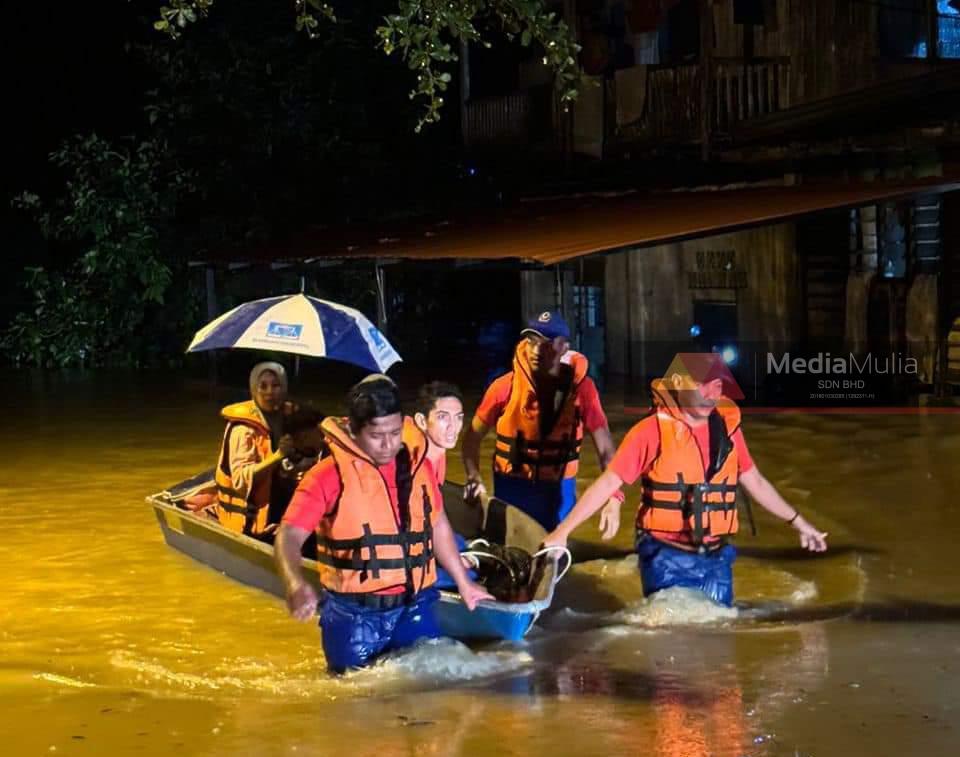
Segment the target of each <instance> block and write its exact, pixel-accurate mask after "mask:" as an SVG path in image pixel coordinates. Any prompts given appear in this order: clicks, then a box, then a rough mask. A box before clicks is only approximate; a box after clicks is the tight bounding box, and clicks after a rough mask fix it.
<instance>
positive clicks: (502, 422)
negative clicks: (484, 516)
mask: <svg viewBox="0 0 960 757" xmlns="http://www.w3.org/2000/svg"><path fill="white" fill-rule="evenodd" d="M520 336H521V341H520V342H519V343H518V344H517V346H516V349H515V351H514V358H513V370H511V371H510V372H508V373H506V374H504V375H503V376H501V377H500V378H498V379H495V380H494V382H493V383H492V384H490V386H489V388H488V389H487V391H486V392H485V393H484V396H483V399H482V400H481V402H480V406H479V407H478V408H477V411H476V413H475V415H474V416H473V421H472V423H471V426H470V428H469V429H468V430H467V433H466V434H465V435H464V439H463V467H464V470H465V471H466V474H467V485H466V487H465V488H464V494H465V495H466V497H467V498H468V499H474V498H479V499H483V498H485V497H486V496H487V493H486V488H485V487H484V485H483V477H482V476H481V474H480V443H481V441H482V440H483V437H484V436H486V434H487V432H488V431H489V430H490V429H491V428H494V427H495V428H496V434H497V439H496V446H495V448H494V453H493V493H494V496H496V497H498V498H500V499H502V500H504V501H506V502H509V503H510V504H511V505H514V506H515V507H519V508H520V509H521V510H523V511H524V512H526V513H527V514H528V515H530V516H531V517H533V518H535V519H536V520H537V521H538V522H539V523H540V525H542V526H543V527H544V529H546V530H547V531H550V530H551V529H553V528H555V527H556V525H557V524H558V523H559V522H560V521H561V520H563V518H564V516H566V514H567V513H569V512H570V510H571V509H572V508H573V505H574V503H575V502H576V499H577V470H578V467H579V461H580V446H581V443H582V441H583V436H584V432H585V431H586V432H589V433H590V435H591V436H592V437H593V442H594V446H595V447H596V450H597V458H598V459H599V461H600V467H601V469H603V468H605V467H606V465H607V464H608V463H609V462H610V460H611V459H612V458H613V453H614V452H615V451H616V446H615V445H614V443H613V438H612V437H611V436H610V428H609V426H608V424H607V416H606V415H605V414H604V412H603V407H602V406H601V404H600V395H599V394H598V392H597V387H596V385H595V384H594V383H593V379H591V378H590V377H589V376H587V368H588V365H587V359H586V358H585V357H584V356H583V355H581V354H580V353H578V352H574V351H573V350H571V349H570V330H569V328H568V327H567V324H566V322H565V321H564V320H563V317H562V316H561V315H560V314H559V313H557V312H544V313H541V314H540V315H539V316H535V317H534V318H531V319H530V321H529V323H528V325H527V328H525V329H524V330H523V331H522V332H521V333H520ZM622 501H623V494H622V493H621V492H619V491H613V492H611V495H610V500H609V502H606V503H605V506H604V511H603V514H602V516H601V519H600V529H601V531H602V532H603V533H604V535H605V536H607V535H612V534H614V533H616V531H617V528H618V527H619V525H620V504H621V503H622Z"/></svg>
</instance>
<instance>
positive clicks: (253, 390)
mask: <svg viewBox="0 0 960 757" xmlns="http://www.w3.org/2000/svg"><path fill="white" fill-rule="evenodd" d="M267 371H271V372H272V373H273V374H274V375H276V377H277V381H279V382H280V386H282V387H283V393H284V394H287V390H288V384H287V369H286V368H284V367H283V366H282V365H280V363H274V362H269V361H268V362H266V363H257V364H256V365H255V366H253V370H252V371H250V396H251V397H253V398H254V399H256V396H257V386H258V385H259V384H260V376H261V375H262V374H264V373H266V372H267Z"/></svg>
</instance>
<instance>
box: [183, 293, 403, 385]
mask: <svg viewBox="0 0 960 757" xmlns="http://www.w3.org/2000/svg"><path fill="white" fill-rule="evenodd" d="M221 348H223V349H235V348H243V349H251V350H273V351H275V352H289V353H291V354H295V355H312V356H314V357H326V358H330V359H332V360H340V361H343V362H345V363H351V364H353V365H358V366H360V367H361V368H366V369H367V370H370V371H374V372H383V371H386V370H387V369H388V368H389V367H390V366H391V365H393V364H394V363H396V362H399V361H400V359H401V358H400V356H399V355H398V354H397V352H396V350H394V349H393V347H392V346H391V345H390V342H388V341H387V339H386V337H384V335H383V334H381V333H380V331H379V330H378V329H377V327H376V326H374V325H373V324H372V323H370V321H369V320H367V317H366V316H365V315H364V314H363V313H361V312H360V311H359V310H354V309H353V308H348V307H346V306H344V305H338V304H337V303H335V302H328V301H327V300H320V299H317V298H316V297H307V296H306V295H304V294H292V295H287V296H285V297H268V298H267V299H264V300H255V301H253V302H247V303H244V304H243V305H238V306H237V307H235V308H234V309H233V310H231V311H230V312H228V313H224V314H223V315H221V316H220V317H219V318H217V319H216V320H214V321H211V322H210V323H208V324H207V325H206V326H204V327H203V328H202V329H200V330H199V331H198V332H197V333H196V335H195V336H194V337H193V341H192V342H191V343H190V346H189V347H187V352H202V351H204V350H215V349H221Z"/></svg>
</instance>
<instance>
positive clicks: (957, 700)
mask: <svg viewBox="0 0 960 757" xmlns="http://www.w3.org/2000/svg"><path fill="white" fill-rule="evenodd" d="M4 389H5V391H4V392H3V397H2V399H0V405H2V407H3V412H4V417H5V421H6V422H5V424H4V427H3V428H4V430H3V432H2V433H3V447H4V454H3V457H2V461H3V462H2V463H0V466H2V468H0V469H2V470H3V476H2V477H0V565H2V567H3V578H4V580H3V590H2V592H0V744H2V751H3V753H4V754H6V755H50V754H57V755H100V754H142V755H171V754H200V755H237V754H243V755H344V754H349V755H352V756H359V755H376V756H377V757H392V756H393V755H411V756H412V755H418V756H419V755H457V754H470V755H488V754H489V755H512V754H516V755H529V754H549V755H565V754H573V755H594V754H597V755H603V754H624V755H625V754H644V755H671V756H673V755H676V756H678V757H680V756H686V755H707V754H711V755H795V754H800V755H859V754H863V755H903V754H924V755H956V754H960V633H958V631H960V580H958V579H960V507H958V503H960V498H958V495H957V493H958V491H960V466H958V465H957V460H958V458H960V416H953V415H943V414H941V415H899V416H884V415H863V416H817V415H788V416H752V415H750V416H747V417H746V419H745V423H744V429H745V433H746V438H747V441H748V444H749V446H750V448H751V451H752V453H753V456H754V458H755V459H756V461H757V463H758V465H759V466H760V469H761V470H762V471H763V472H764V473H765V474H766V476H767V477H768V478H769V479H770V480H771V481H773V482H774V484H775V485H776V486H777V487H779V489H780V490H781V492H783V493H784V495H785V496H786V497H787V498H788V499H789V500H790V501H791V502H793V503H794V504H795V505H797V506H798V507H799V508H800V509H801V510H802V511H803V512H804V513H805V514H806V515H807V517H808V518H810V520H812V521H813V522H814V523H816V524H817V525H819V526H820V527H821V528H823V529H824V530H827V531H829V532H830V539H829V541H830V545H831V550H830V552H828V553H827V554H826V555H825V556H818V557H808V556H806V555H803V554H801V552H800V550H799V549H798V548H797V545H796V543H795V541H794V539H793V538H792V537H793V532H792V531H791V530H790V529H788V528H786V527H784V526H782V525H780V524H778V523H774V522H773V521H772V519H771V518H769V517H766V516H765V514H764V513H758V514H757V516H756V519H757V526H758V529H759V534H758V536H757V537H751V536H750V534H749V529H746V530H747V533H744V534H742V535H741V536H740V537H739V538H738V540H737V542H738V546H739V547H740V548H741V554H740V558H739V559H738V561H737V564H736V568H735V571H736V573H735V575H736V593H737V599H738V608H737V609H735V610H725V609H718V608H716V607H715V606H713V605H711V604H710V603H709V602H707V601H706V600H703V599H701V598H699V597H698V596H697V595H695V594H691V593H687V592H684V591H682V590H681V591H676V592H666V593H664V594H663V595H661V596H658V597H656V598H655V599H654V600H650V601H645V600H643V599H642V597H641V592H640V582H639V578H638V576H637V574H636V561H635V558H633V559H632V558H630V557H629V555H628V551H629V548H630V544H631V541H632V528H631V521H632V513H633V510H634V506H633V505H628V506H627V507H625V509H624V518H623V520H624V523H623V525H622V526H621V530H620V533H619V535H618V536H617V538H616V540H615V542H614V543H613V545H612V546H610V545H602V546H601V545H600V544H599V540H598V538H597V536H596V523H595V522H592V523H589V524H587V525H585V526H584V527H583V528H582V529H581V531H580V532H579V533H578V536H579V537H580V539H581V540H582V541H584V542H588V543H587V544H580V545H578V547H579V549H578V553H579V554H580V556H581V557H582V558H583V561H582V562H581V563H579V564H578V565H577V566H576V568H575V569H574V571H573V572H572V573H571V574H570V575H569V576H568V577H567V578H566V579H565V580H564V582H563V584H561V587H560V590H559V596H558V598H557V601H556V603H555V605H554V608H553V609H552V611H551V612H550V613H549V614H548V615H547V616H545V617H543V618H541V620H540V622H539V623H538V626H537V627H536V628H535V629H534V631H533V632H532V633H531V635H530V636H529V637H528V639H527V640H526V641H525V642H524V643H523V644H521V645H509V644H489V645H481V646H474V647H467V646H465V645H463V644H460V643H457V642H453V641H441V642H437V643H433V644H428V645H425V646H422V647H419V648H416V649H414V650H413V651H410V652H408V653H406V654H403V655H400V656H398V657H396V658H393V659H389V660H386V661H384V662H383V663H381V664H379V665H377V666H376V667H374V668H372V669H370V670H365V671H362V672H358V673H354V674H351V675H348V676H345V677H343V678H339V679H335V678H330V677H329V676H328V675H327V674H326V673H325V669H324V660H323V654H322V651H321V648H320V644H319V633H318V631H317V629H316V627H315V626H314V625H299V624H297V623H295V622H293V621H292V620H290V619H289V618H288V617H287V616H286V614H285V612H284V610H283V607H282V606H281V604H280V602H279V601H278V600H277V599H275V598H273V597H271V596H267V595H265V594H263V593H261V592H259V591H256V590H254V589H249V588H245V587H243V586H240V585H238V584H236V583H233V582H232V581H230V580H229V579H227V578H224V577H223V576H221V575H219V574H217V573H215V572H214V571H212V570H210V569H208V568H206V567H204V566H202V565H200V564H198V563H195V562H193V561H192V560H190V559H189V558H188V557H185V556H184V555H182V554H179V553H177V552H175V551H173V550H172V549H170V548H168V547H167V546H166V545H165V544H164V543H163V540H162V538H161V535H160V530H159V528H158V525H157V522H156V520H155V518H154V515H153V513H152V511H151V510H150V508H149V507H148V506H147V505H146V504H145V503H144V496H145V495H147V494H149V493H151V492H155V491H158V490H160V489H163V488H165V487H167V486H169V485H171V484H173V483H175V482H177V481H179V480H182V479H184V478H187V477H188V476H190V475H192V474H193V473H196V472H198V471H200V470H201V469H204V468H207V467H210V466H212V464H213V462H214V458H215V456H216V452H217V445H218V443H219V438H220V435H221V433H222V426H221V423H220V422H219V420H218V417H217V410H218V406H219V404H220V401H221V400H229V399H237V398H240V397H238V396H237V395H236V394H234V395H231V396H223V397H218V398H217V399H214V398H212V397H211V396H210V395H209V393H207V392H206V391H205V390H203V389H202V388H201V387H200V385H198V384H186V385H183V386H181V385H180V384H179V383H178V382H177V379H175V378H171V379H166V380H157V379H156V378H155V377H134V376H130V375H117V374H107V375H104V376H95V377H91V376H87V377H79V378H76V377H75V378H56V377H51V376H41V375H37V374H33V375H28V374H13V375H12V377H8V381H7V382H6V383H5V387H4ZM469 404H470V403H468V405H469ZM609 405H610V408H609V409H610V417H611V425H612V427H613V432H614V436H615V438H616V439H617V440H618V441H619V440H620V439H621V438H622V436H623V434H624V433H625V431H626V429H627V428H629V426H630V424H631V422H632V420H635V419H631V418H628V417H626V416H624V415H623V414H622V413H620V412H618V411H617V406H616V402H610V403H609ZM472 409H473V408H472V406H470V407H468V410H472ZM487 441H488V446H487V448H486V449H485V452H484V457H485V459H486V460H489V452H490V449H489V442H490V439H489V438H488V440H487ZM585 446H586V447H589V446H590V445H589V444H588V445H585ZM582 470H583V469H582ZM596 473H597V466H596V461H595V459H594V457H593V453H592V449H591V450H589V451H588V452H587V461H586V466H585V470H583V473H582V476H583V478H584V480H587V481H589V480H590V478H591V477H592V476H595V475H596ZM461 476H462V468H461V465H460V461H459V455H457V456H455V457H454V458H453V459H452V460H451V464H450V468H449V477H450V478H451V479H454V480H459V479H461ZM629 501H630V502H635V492H631V497H630V500H629ZM589 542H593V544H590V543H589Z"/></svg>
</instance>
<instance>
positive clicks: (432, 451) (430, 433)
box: [403, 381, 463, 486]
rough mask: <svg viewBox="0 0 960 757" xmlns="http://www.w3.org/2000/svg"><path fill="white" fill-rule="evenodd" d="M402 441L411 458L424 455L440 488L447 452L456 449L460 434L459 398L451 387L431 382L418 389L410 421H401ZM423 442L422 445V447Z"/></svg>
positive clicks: (442, 481) (460, 399)
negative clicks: (411, 455)
mask: <svg viewBox="0 0 960 757" xmlns="http://www.w3.org/2000/svg"><path fill="white" fill-rule="evenodd" d="M403 424H404V425H403V441H404V444H406V445H407V447H408V448H409V449H410V452H411V454H413V456H414V457H415V458H416V457H419V456H420V455H423V454H425V455H426V457H427V459H428V460H429V461H430V464H431V465H432V466H433V471H434V473H435V474H436V476H437V484H438V485H439V486H443V483H444V481H446V478H447V450H451V449H454V448H455V447H456V446H457V440H458V439H459V438H460V432H461V431H462V430H463V395H462V394H461V393H460V389H458V388H457V387H456V386H454V385H453V384H448V383H447V382H445V381H431V382H430V383H429V384H424V385H423V386H421V387H420V391H419V392H418V393H417V401H416V405H415V407H414V414H413V417H410V416H407V417H405V418H404V419H403ZM424 442H425V444H424Z"/></svg>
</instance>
